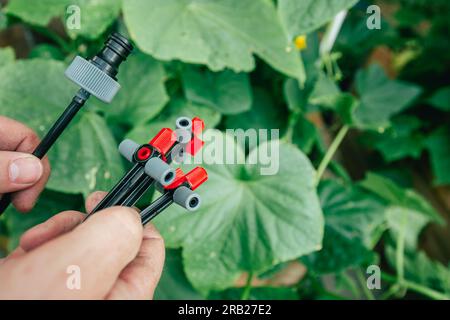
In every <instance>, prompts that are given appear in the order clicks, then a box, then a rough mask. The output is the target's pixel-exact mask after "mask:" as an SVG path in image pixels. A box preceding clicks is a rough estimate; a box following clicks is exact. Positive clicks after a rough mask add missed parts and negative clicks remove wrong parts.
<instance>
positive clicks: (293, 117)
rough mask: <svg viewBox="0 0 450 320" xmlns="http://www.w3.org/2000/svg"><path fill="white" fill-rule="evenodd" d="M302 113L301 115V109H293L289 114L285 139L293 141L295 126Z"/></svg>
mask: <svg viewBox="0 0 450 320" xmlns="http://www.w3.org/2000/svg"><path fill="white" fill-rule="evenodd" d="M300 115H301V112H300V111H293V112H292V113H291V114H290V115H289V119H288V128H287V130H286V134H285V140H286V141H287V142H292V137H293V135H294V128H295V126H296V124H297V122H298V120H299V119H300Z"/></svg>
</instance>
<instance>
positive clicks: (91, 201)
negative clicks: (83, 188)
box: [86, 191, 107, 212]
mask: <svg viewBox="0 0 450 320" xmlns="http://www.w3.org/2000/svg"><path fill="white" fill-rule="evenodd" d="M106 194H107V193H106V192H104V191H96V192H94V193H91V194H90V195H89V197H87V199H86V212H91V211H92V210H94V209H95V207H96V206H97V205H98V204H99V202H100V201H102V200H103V198H104V197H105V196H106Z"/></svg>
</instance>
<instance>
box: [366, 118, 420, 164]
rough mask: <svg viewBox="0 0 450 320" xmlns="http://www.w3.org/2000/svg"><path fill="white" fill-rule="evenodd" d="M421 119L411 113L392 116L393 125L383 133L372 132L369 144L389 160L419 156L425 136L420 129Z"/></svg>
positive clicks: (369, 136)
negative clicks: (410, 114)
mask: <svg viewBox="0 0 450 320" xmlns="http://www.w3.org/2000/svg"><path fill="white" fill-rule="evenodd" d="M421 125H422V123H421V121H420V120H419V119H418V118H416V117H414V116H409V115H400V116H397V117H394V118H392V126H391V127H389V128H388V129H387V130H386V131H384V132H382V133H376V132H370V133H369V135H368V138H367V140H368V141H366V142H367V144H369V145H370V146H373V147H374V148H375V149H376V150H378V151H379V152H380V153H381V154H382V156H383V158H384V159H385V160H386V161H387V162H391V161H396V160H400V159H403V158H406V157H412V158H418V157H419V156H420V155H421V153H422V150H423V148H424V137H423V136H422V134H421V133H420V132H418V129H419V128H420V127H421Z"/></svg>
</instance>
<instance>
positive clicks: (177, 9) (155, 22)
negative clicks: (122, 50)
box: [123, 0, 305, 83]
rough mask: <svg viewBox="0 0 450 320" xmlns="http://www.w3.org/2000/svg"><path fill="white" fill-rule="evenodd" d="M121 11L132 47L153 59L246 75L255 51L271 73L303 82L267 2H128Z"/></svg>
mask: <svg viewBox="0 0 450 320" xmlns="http://www.w3.org/2000/svg"><path fill="white" fill-rule="evenodd" d="M123 11H124V18H125V22H126V25H127V27H128V29H129V30H130V34H131V36H132V37H133V39H134V40H135V41H136V43H137V45H138V46H139V47H140V48H141V49H142V50H143V51H145V52H147V53H149V54H151V55H153V56H154V57H156V58H157V59H161V60H174V59H179V60H182V61H184V62H188V63H200V64H206V65H207V66H208V67H209V68H210V69H211V70H213V71H218V70H222V69H224V68H230V69H233V70H234V71H235V72H241V71H246V72H248V71H251V70H253V69H254V67H255V59H254V57H253V53H255V54H257V55H258V56H259V57H261V58H262V59H263V60H265V61H266V62H267V63H268V64H270V65H271V66H272V67H273V68H275V69H276V70H278V71H281V72H283V73H284V74H286V75H288V76H291V77H293V78H296V79H299V81H300V83H303V82H304V81H305V71H304V67H303V63H302V61H301V58H300V55H299V54H298V52H296V50H292V49H287V47H288V45H290V44H289V42H288V39H287V36H286V35H285V33H284V30H283V27H282V26H281V22H280V19H279V17H278V15H277V11H276V9H275V7H274V5H273V3H272V2H271V1H267V0H262V1H241V0H220V1H205V0H187V1H186V0H173V1H170V2H168V1H165V0H128V1H124V3H123Z"/></svg>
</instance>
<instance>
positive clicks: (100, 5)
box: [5, 0, 121, 39]
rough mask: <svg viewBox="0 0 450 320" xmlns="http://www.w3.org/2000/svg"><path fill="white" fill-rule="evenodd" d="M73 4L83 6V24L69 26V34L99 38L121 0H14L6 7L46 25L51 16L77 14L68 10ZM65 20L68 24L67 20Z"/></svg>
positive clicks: (113, 17)
mask: <svg viewBox="0 0 450 320" xmlns="http://www.w3.org/2000/svg"><path fill="white" fill-rule="evenodd" d="M73 5H75V6H78V8H79V9H80V11H79V14H80V28H79V29H68V28H67V27H66V29H67V32H68V34H69V35H70V36H72V37H75V36H77V35H81V36H83V37H85V38H89V39H97V38H98V37H99V36H100V35H101V34H102V33H103V32H104V31H105V30H106V29H107V28H108V27H109V26H110V25H111V24H112V23H113V21H114V20H115V19H116V18H117V17H118V16H119V12H120V6H121V0H40V1H33V4H32V5H31V4H30V1H28V0H11V1H9V3H8V6H7V7H6V9H5V10H6V12H7V13H8V14H11V15H14V16H17V17H19V18H20V19H22V20H24V21H26V22H28V23H30V24H33V25H38V26H41V27H45V26H46V25H48V23H49V22H50V20H51V19H52V18H55V17H58V18H70V17H71V15H73V14H77V13H75V11H72V10H68V9H70V6H73ZM73 17H74V16H73ZM63 24H64V26H66V23H65V22H64V21H63Z"/></svg>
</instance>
